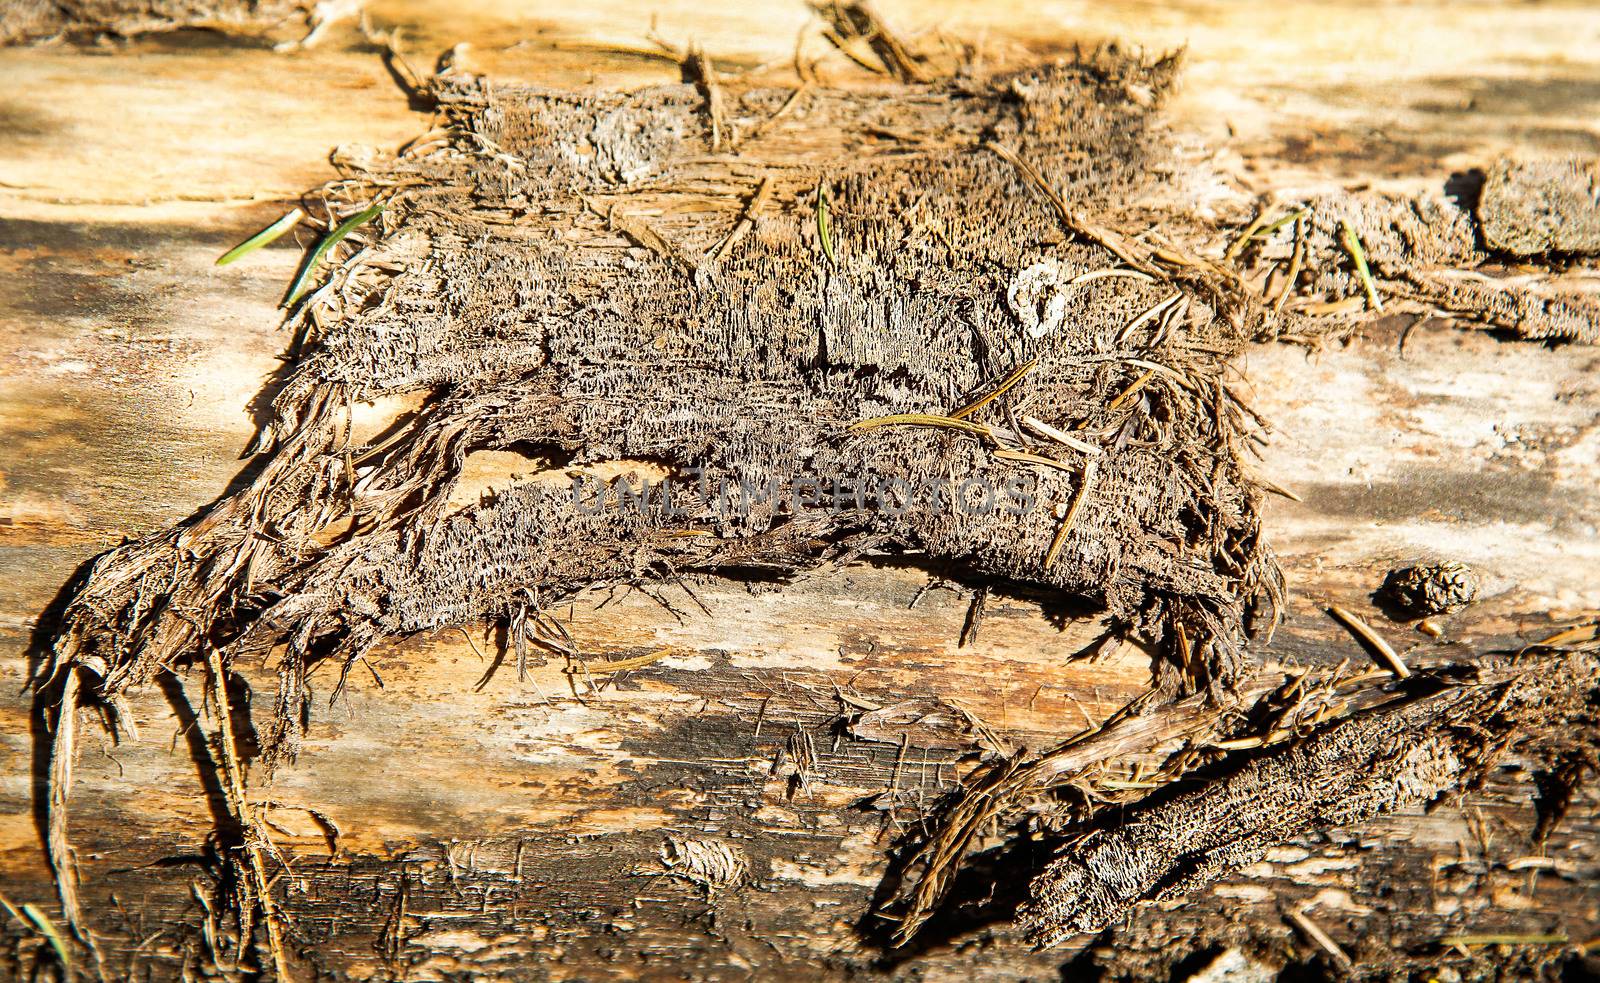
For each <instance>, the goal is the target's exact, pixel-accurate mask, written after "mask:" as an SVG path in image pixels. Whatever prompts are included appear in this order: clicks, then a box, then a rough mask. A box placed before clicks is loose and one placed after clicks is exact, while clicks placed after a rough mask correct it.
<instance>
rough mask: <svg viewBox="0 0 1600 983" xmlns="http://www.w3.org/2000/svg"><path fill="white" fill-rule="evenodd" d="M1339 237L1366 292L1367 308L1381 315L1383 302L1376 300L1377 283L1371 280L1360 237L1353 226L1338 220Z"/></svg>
mask: <svg viewBox="0 0 1600 983" xmlns="http://www.w3.org/2000/svg"><path fill="white" fill-rule="evenodd" d="M1339 235H1340V238H1341V239H1342V240H1343V242H1344V248H1345V249H1346V250H1348V251H1349V253H1350V259H1351V261H1352V262H1354V263H1355V264H1356V276H1358V277H1360V278H1361V289H1363V290H1365V291H1366V292H1367V306H1368V307H1371V308H1372V309H1373V310H1375V311H1378V312H1379V313H1382V312H1383V301H1381V300H1379V299H1378V282H1377V281H1376V280H1374V279H1372V270H1370V269H1368V268H1367V251H1366V250H1365V249H1362V248H1361V237H1360V236H1359V235H1357V234H1356V230H1355V226H1353V225H1351V224H1350V223H1349V222H1348V221H1346V220H1344V219H1340V220H1339Z"/></svg>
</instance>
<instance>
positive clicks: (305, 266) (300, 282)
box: [283, 201, 384, 307]
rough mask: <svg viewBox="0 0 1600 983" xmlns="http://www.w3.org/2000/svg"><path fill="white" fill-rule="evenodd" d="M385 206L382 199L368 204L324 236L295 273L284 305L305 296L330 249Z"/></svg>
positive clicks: (287, 305)
mask: <svg viewBox="0 0 1600 983" xmlns="http://www.w3.org/2000/svg"><path fill="white" fill-rule="evenodd" d="M383 206H384V203H383V202H381V201H380V202H378V203H377V204H374V205H368V206H367V207H366V208H363V209H362V210H361V211H359V212H356V213H355V214H354V215H352V216H350V217H349V218H347V219H345V220H344V221H343V222H340V223H339V226H338V228H336V229H334V230H333V231H332V232H330V233H328V234H327V235H326V236H324V237H323V239H322V241H321V242H319V243H317V248H315V249H313V250H311V255H310V256H307V257H306V261H305V262H304V263H302V264H300V272H299V273H296V274H295V277H294V283H292V284H290V285H289V293H288V295H287V296H286V298H285V299H284V302H283V306H285V307H291V306H293V305H294V303H295V301H297V300H299V299H300V298H301V297H302V296H304V295H305V292H306V291H307V290H308V289H310V287H311V275H312V274H313V273H315V272H316V271H317V267H318V266H319V265H321V263H322V258H323V257H324V256H326V255H328V250H330V249H332V248H333V247H334V246H337V245H338V244H339V242H340V241H341V240H343V239H344V237H345V236H347V235H349V234H350V233H352V232H354V231H355V230H356V229H358V228H360V227H361V226H363V225H366V224H367V223H368V222H370V221H372V220H373V219H375V218H377V217H378V216H379V215H380V214H382V212H383Z"/></svg>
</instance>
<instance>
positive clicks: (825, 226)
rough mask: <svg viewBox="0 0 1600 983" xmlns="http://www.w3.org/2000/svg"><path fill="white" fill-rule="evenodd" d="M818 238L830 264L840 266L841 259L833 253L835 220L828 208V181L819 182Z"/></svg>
mask: <svg viewBox="0 0 1600 983" xmlns="http://www.w3.org/2000/svg"><path fill="white" fill-rule="evenodd" d="M817 238H818V239H819V240H821V242H822V254H823V255H824V256H826V257H828V263H829V265H831V266H838V265H839V260H838V259H837V258H835V257H834V255H833V222H832V219H831V217H830V212H829V208H828V185H827V183H826V182H818V183H817Z"/></svg>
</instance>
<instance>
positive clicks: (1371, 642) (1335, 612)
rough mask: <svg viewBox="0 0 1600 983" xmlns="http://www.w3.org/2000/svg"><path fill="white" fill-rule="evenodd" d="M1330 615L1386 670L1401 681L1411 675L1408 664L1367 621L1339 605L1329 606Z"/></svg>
mask: <svg viewBox="0 0 1600 983" xmlns="http://www.w3.org/2000/svg"><path fill="white" fill-rule="evenodd" d="M1328 614H1330V615H1332V616H1333V619H1334V620H1335V621H1337V622H1339V623H1340V624H1342V625H1344V626H1345V627H1346V628H1348V629H1350V633H1351V634H1352V635H1354V636H1355V637H1356V638H1357V639H1359V640H1360V641H1362V642H1363V643H1365V644H1366V646H1367V648H1368V649H1369V650H1371V652H1372V654H1373V655H1374V656H1376V657H1377V660H1378V663H1379V664H1380V665H1382V666H1383V667H1384V668H1385V669H1388V670H1389V671H1390V672H1392V673H1394V674H1395V675H1396V676H1398V677H1399V678H1401V679H1405V678H1406V677H1407V676H1409V675H1411V670H1410V669H1407V668H1406V664H1405V663H1404V662H1402V661H1400V656H1399V654H1398V653H1396V652H1395V650H1394V648H1393V647H1391V646H1390V645H1389V643H1388V642H1386V641H1384V640H1383V636H1381V635H1379V634H1378V633H1377V632H1375V631H1373V630H1372V628H1371V626H1369V625H1368V624H1367V623H1366V622H1365V621H1362V620H1361V619H1360V618H1358V617H1356V616H1355V615H1354V614H1352V613H1351V612H1349V611H1346V610H1345V609H1344V608H1342V607H1340V606H1339V605H1337V604H1330V605H1328Z"/></svg>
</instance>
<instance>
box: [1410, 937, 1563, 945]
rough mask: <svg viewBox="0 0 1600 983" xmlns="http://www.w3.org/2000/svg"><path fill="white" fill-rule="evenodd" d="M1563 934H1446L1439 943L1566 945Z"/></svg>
mask: <svg viewBox="0 0 1600 983" xmlns="http://www.w3.org/2000/svg"><path fill="white" fill-rule="evenodd" d="M1567 941H1568V939H1567V937H1566V936H1565V935H1448V936H1445V937H1444V938H1442V939H1440V940H1439V944H1440V945H1442V946H1446V947H1449V948H1455V947H1457V946H1460V947H1463V948H1464V947H1466V946H1473V945H1566V944H1567Z"/></svg>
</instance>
